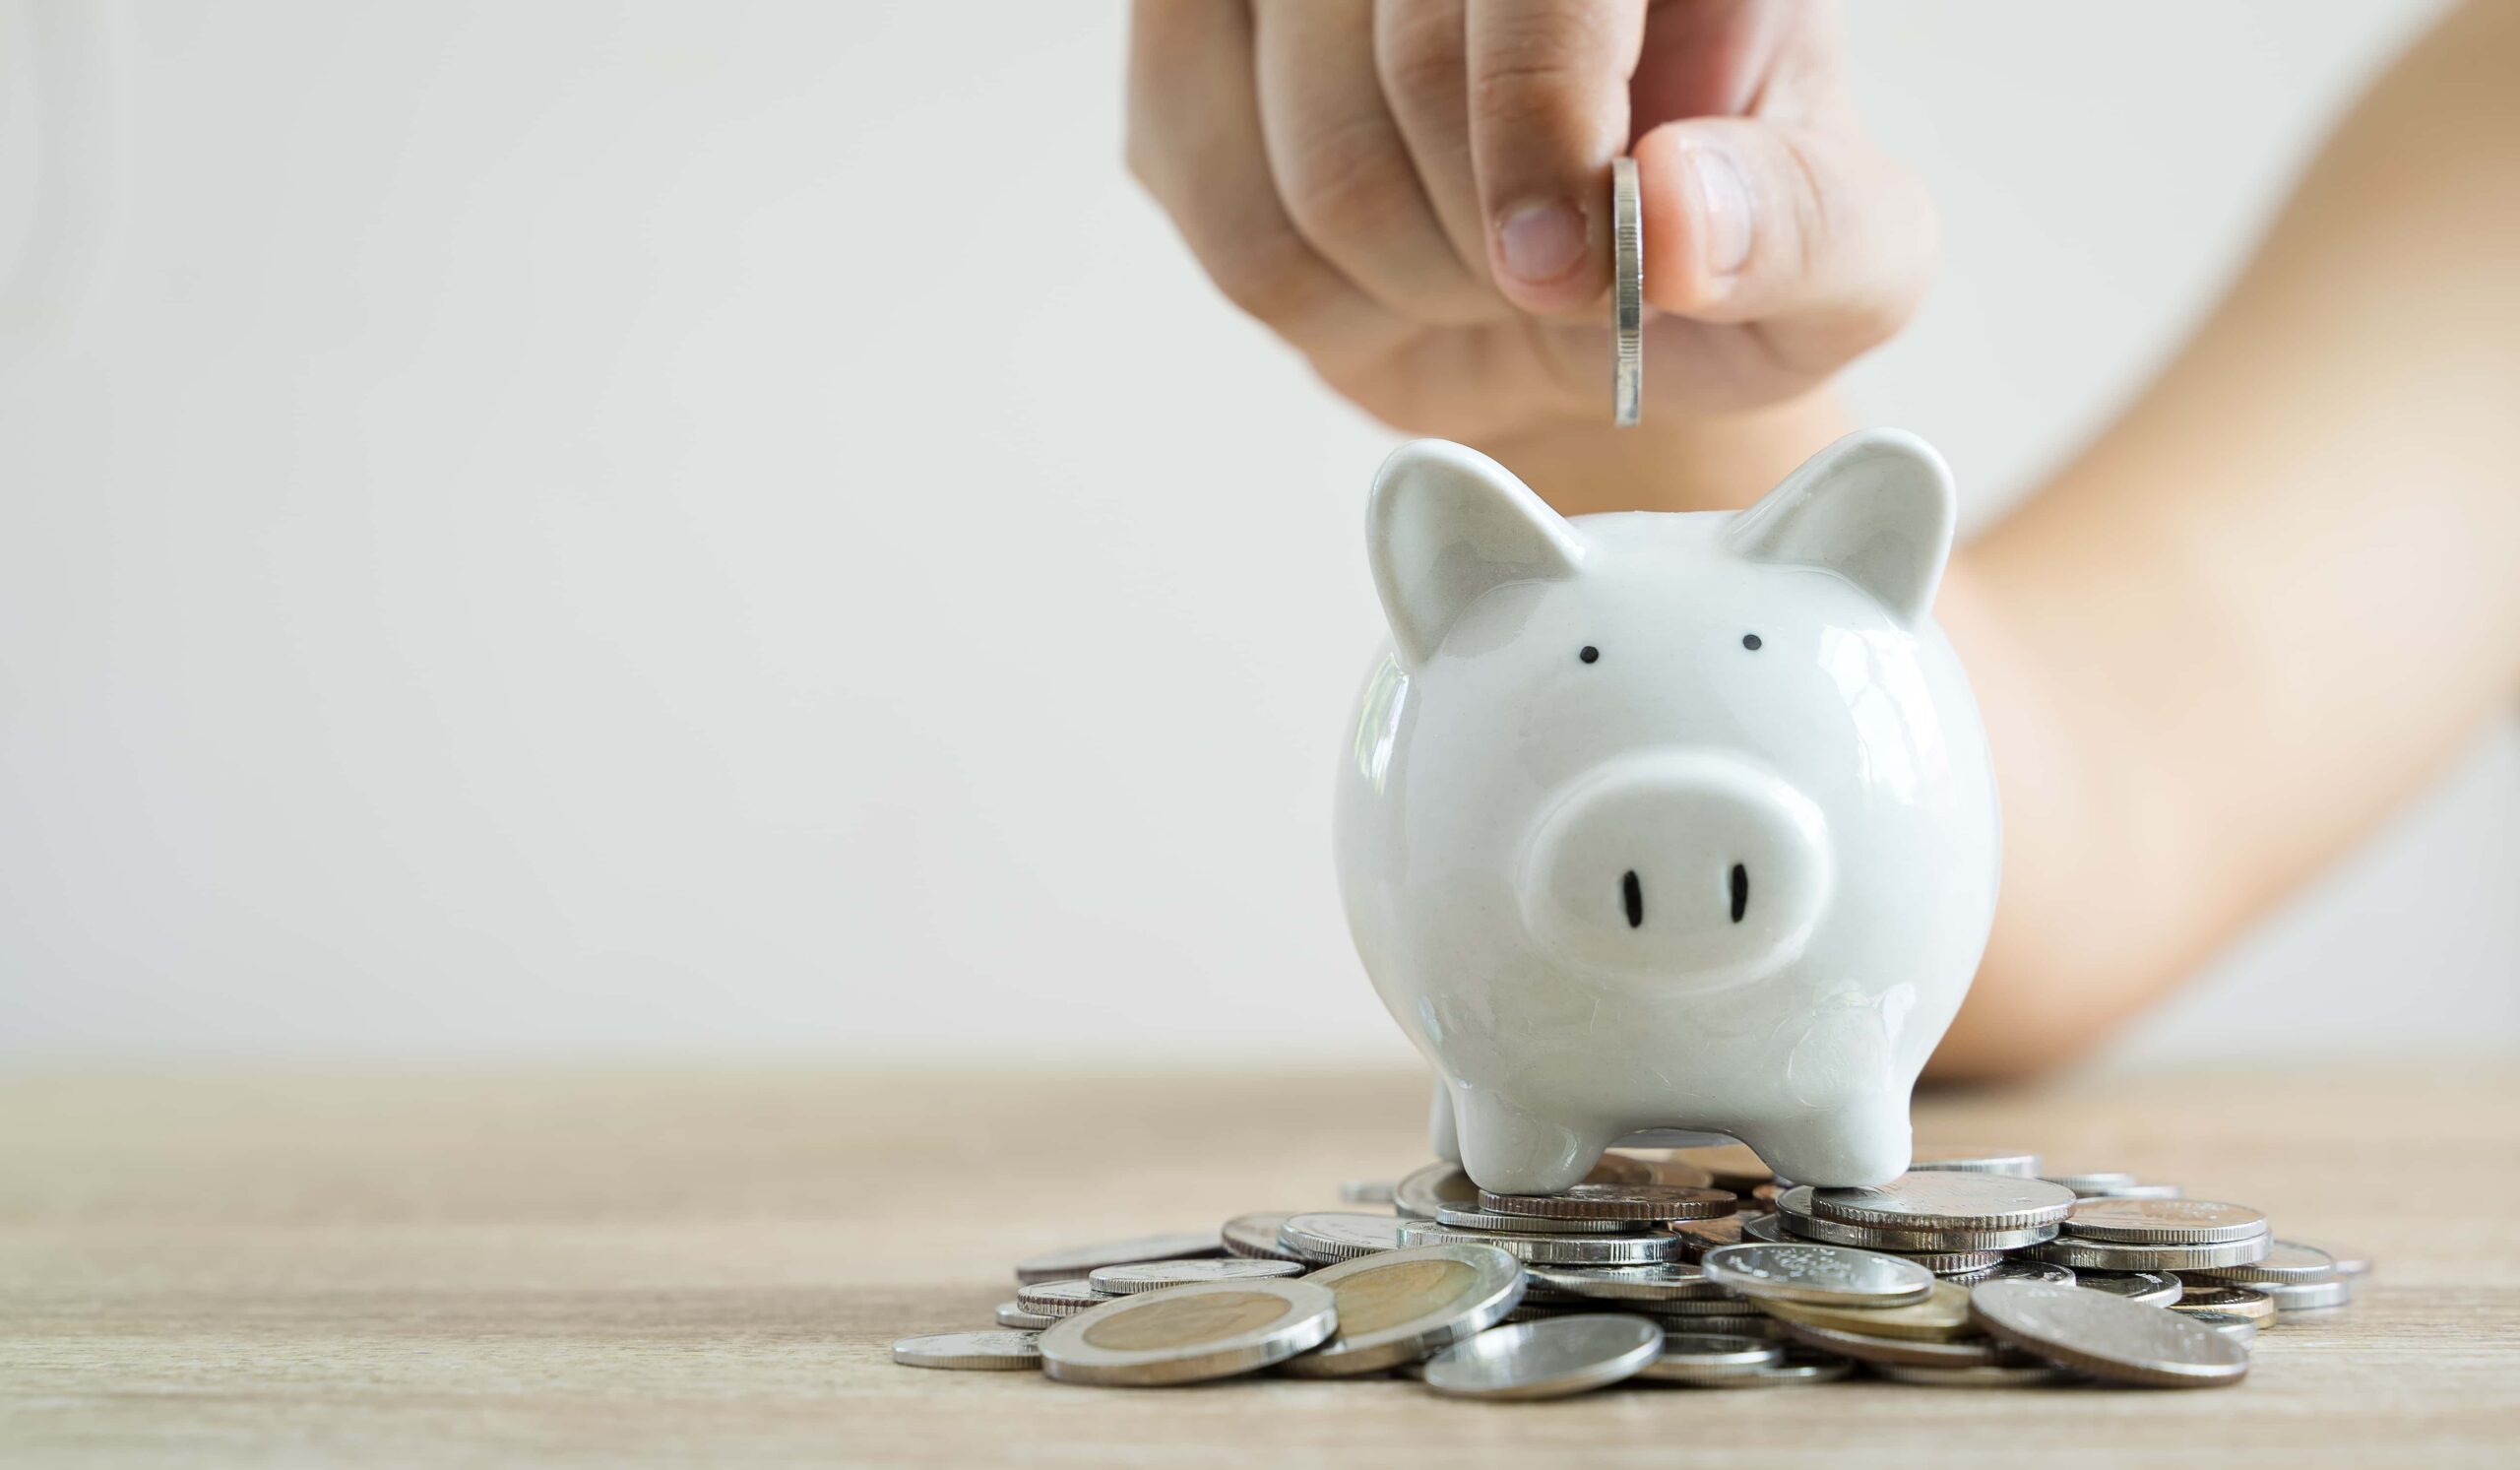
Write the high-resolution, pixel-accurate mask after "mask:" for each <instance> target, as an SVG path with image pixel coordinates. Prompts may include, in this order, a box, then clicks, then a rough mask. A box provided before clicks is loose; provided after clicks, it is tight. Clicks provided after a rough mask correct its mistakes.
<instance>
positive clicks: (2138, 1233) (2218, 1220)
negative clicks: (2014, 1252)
mask: <svg viewBox="0 0 2520 1470" xmlns="http://www.w3.org/2000/svg"><path fill="white" fill-rule="evenodd" d="M2065 1234H2067V1235H2070V1236H2075V1237H2079V1238H2083V1239H2087V1240H2095V1241H2126V1242H2131V1243H2133V1244H2135V1245H2142V1246H2199V1245H2208V1244H2212V1243H2214V1242H2219V1241H2244V1240H2247V1239H2248V1238H2250V1237H2251V1236H2262V1235H2264V1234H2266V1216H2265V1215H2264V1214H2263V1213H2261V1212H2260V1211H2257V1210H2253V1209H2250V1208H2249V1207H2248V1206H2247V1205H2244V1204H2225V1203H2223V1202H2222V1201H2220V1200H2215V1199H2126V1198H2122V1197H2121V1198H2116V1199H2086V1200H2083V1201H2081V1202H2080V1203H2078V1204H2076V1205H2075V1206H2074V1212H2073V1213H2072V1214H2071V1215H2068V1216H2066V1217H2065Z"/></svg>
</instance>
